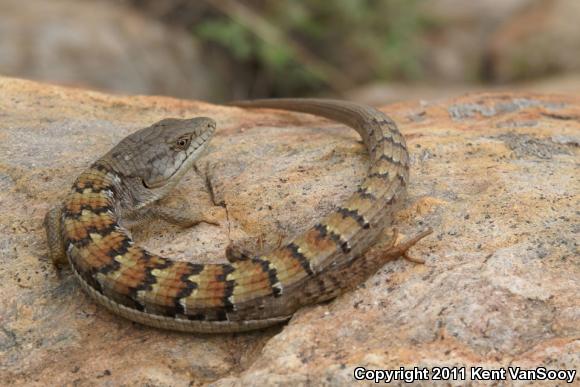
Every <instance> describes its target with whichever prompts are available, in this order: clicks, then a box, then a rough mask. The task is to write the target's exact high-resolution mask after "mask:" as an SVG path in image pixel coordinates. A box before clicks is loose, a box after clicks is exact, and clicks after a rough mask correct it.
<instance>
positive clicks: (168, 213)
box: [122, 204, 219, 229]
mask: <svg viewBox="0 0 580 387" xmlns="http://www.w3.org/2000/svg"><path fill="white" fill-rule="evenodd" d="M153 219H163V220H164V221H166V222H167V223H171V224H175V225H177V226H180V227H184V228H188V227H193V226H195V225H197V224H199V223H208V224H213V225H216V226H219V222H218V220H217V219H215V218H214V217H212V216H210V215H208V214H206V213H205V212H204V211H199V210H193V209H192V208H188V207H186V208H172V207H167V206H164V205H160V204H152V205H149V206H147V207H143V208H140V209H139V210H136V211H133V212H132V213H130V214H127V215H126V216H124V217H123V218H122V225H123V227H126V228H128V229H130V228H133V227H135V226H137V225H139V224H142V223H145V222H147V221H150V220H153Z"/></svg>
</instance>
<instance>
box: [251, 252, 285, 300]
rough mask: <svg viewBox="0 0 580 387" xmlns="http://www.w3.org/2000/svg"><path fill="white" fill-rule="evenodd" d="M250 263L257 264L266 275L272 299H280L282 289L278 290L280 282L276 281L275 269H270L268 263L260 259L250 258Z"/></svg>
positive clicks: (276, 273) (276, 272)
mask: <svg viewBox="0 0 580 387" xmlns="http://www.w3.org/2000/svg"><path fill="white" fill-rule="evenodd" d="M252 262H254V263H256V264H258V265H259V266H260V268H261V269H262V271H264V273H266V274H267V275H268V281H269V282H270V288H271V289H272V294H273V295H274V297H280V296H281V295H282V289H281V288H279V287H278V286H280V280H279V279H278V271H277V270H276V268H275V267H270V262H269V261H267V260H265V259H263V258H260V257H256V258H252Z"/></svg>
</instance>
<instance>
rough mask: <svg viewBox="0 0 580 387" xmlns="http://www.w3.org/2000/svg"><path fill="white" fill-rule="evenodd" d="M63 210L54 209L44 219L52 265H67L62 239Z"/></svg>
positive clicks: (59, 208)
mask: <svg viewBox="0 0 580 387" xmlns="http://www.w3.org/2000/svg"><path fill="white" fill-rule="evenodd" d="M61 215H62V210H61V207H60V206H58V207H53V208H52V209H51V210H50V211H48V212H47V213H46V216H45V217H44V229H45V230H46V240H47V242H48V256H49V258H50V260H51V261H52V263H53V264H54V265H55V266H57V267H60V266H64V265H66V263H67V258H66V252H65V248H64V241H63V239H62V217H61Z"/></svg>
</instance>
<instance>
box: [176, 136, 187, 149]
mask: <svg viewBox="0 0 580 387" xmlns="http://www.w3.org/2000/svg"><path fill="white" fill-rule="evenodd" d="M176 144H177V146H178V147H180V148H182V149H185V147H187V145H189V138H187V137H182V138H180V139H178V140H177V143H176Z"/></svg>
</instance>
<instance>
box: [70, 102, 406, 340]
mask: <svg viewBox="0 0 580 387" xmlns="http://www.w3.org/2000/svg"><path fill="white" fill-rule="evenodd" d="M238 105H240V106H245V107H265V108H276V109H284V110H292V111H299V112H304V113H311V114H316V115H319V116H323V117H326V118H329V119H333V120H336V121H339V122H342V123H344V124H346V125H349V126H351V127H353V128H354V129H355V130H357V131H358V133H359V134H360V135H361V137H362V139H363V141H364V143H365V145H366V147H367V149H368V150H369V153H370V167H369V172H368V176H367V178H366V179H365V180H364V181H363V182H362V184H361V185H360V187H358V189H357V190H356V191H355V192H354V194H353V195H352V196H351V197H350V199H349V200H347V201H346V203H344V204H343V205H341V206H340V207H339V208H337V209H336V210H334V211H333V212H331V213H330V214H328V215H327V216H326V217H325V218H324V219H322V220H321V221H320V222H319V223H317V224H316V225H315V226H314V227H312V228H310V229H309V230H307V231H306V232H304V233H303V234H302V235H299V236H297V237H296V238H294V239H293V240H292V241H291V242H290V243H288V244H286V245H285V246H282V247H280V248H278V249H276V250H274V251H271V252H270V253H268V254H265V255H263V256H256V257H253V258H248V259H242V260H237V261H235V262H231V263H228V264H192V263H187V262H181V261H173V260H170V259H167V258H163V257H160V256H158V255H155V254H153V253H150V252H148V251H146V250H145V249H143V248H141V247H139V246H137V245H135V244H134V243H133V241H132V240H131V238H130V237H129V233H128V232H127V231H126V230H125V229H123V228H122V227H121V226H120V225H119V221H120V216H121V215H122V213H121V211H120V208H124V207H127V206H131V205H133V206H134V205H141V204H142V203H128V202H127V199H126V198H127V195H126V193H127V191H129V190H131V189H132V187H131V185H130V184H129V183H128V182H127V175H129V174H130V173H131V171H127V170H123V171H121V170H120V169H118V168H115V164H114V163H112V162H111V160H110V159H108V157H110V156H105V157H103V158H102V159H100V160H99V161H97V162H96V163H95V164H93V165H92V166H91V167H90V168H89V169H88V170H87V171H85V172H84V173H82V174H81V175H80V176H79V177H78V178H77V180H76V181H75V183H74V185H73V187H72V190H71V193H70V194H69V195H68V197H67V198H66V199H65V201H64V203H63V205H62V215H61V222H62V237H63V243H64V248H65V249H66V254H67V257H68V259H69V262H70V264H71V266H72V268H73V271H74V273H75V275H76V276H77V277H78V278H79V280H80V282H81V284H82V286H83V288H85V289H86V290H87V291H88V293H89V294H90V295H91V296H92V297H93V298H95V299H96V300H97V301H98V302H100V303H101V304H103V305H105V306H106V307H107V308H109V309H110V310H112V311H113V312H115V313H117V314H120V315H122V316H124V317H127V318H129V319H132V320H134V321H137V322H140V323H143V324H147V325H151V326H155V327H160V328H168V329H176V330H182V331H195V332H227V331H243V330H249V329H256V328H261V327H264V326H268V325H272V324H275V323H278V322H281V321H285V320H287V319H288V318H289V317H290V316H291V315H292V314H293V313H294V312H295V311H296V310H297V309H298V308H299V307H301V306H302V305H304V304H305V303H311V302H317V301H321V300H324V299H329V298H332V297H335V296H336V295H337V294H338V293H339V292H340V291H341V290H342V289H344V288H346V287H348V286H351V285H352V284H351V281H352V278H351V277H349V275H347V274H345V273H348V268H349V267H350V266H356V264H357V258H358V257H360V255H361V254H362V253H364V251H366V250H367V249H368V248H369V247H370V246H371V245H372V243H373V242H374V241H375V239H376V238H377V236H378V235H379V234H380V233H381V232H382V231H383V229H384V228H385V227H386V226H387V225H389V224H390V223H391V220H392V213H393V211H394V206H393V205H394V204H397V203H398V202H400V198H401V196H402V195H403V194H404V192H405V187H406V185H407V182H408V177H409V156H408V153H407V150H406V146H405V141H404V139H403V137H402V135H401V134H400V133H399V131H398V130H397V127H396V125H395V123H394V122H393V121H392V120H390V119H389V118H388V117H387V116H385V115H384V114H383V113H381V112H379V111H377V110H375V109H373V108H370V107H366V106H361V105H357V104H353V103H348V102H341V101H329V100H296V99H285V100H257V101H248V102H243V103H239V104H238ZM154 142H155V139H154V138H153V139H152V138H148V143H150V144H154ZM132 144H133V147H132V148H127V149H125V150H124V151H125V152H127V153H129V152H139V144H138V143H136V142H135V139H132ZM114 156H115V157H116V158H118V159H120V158H126V159H133V158H134V157H133V156H134V155H133V154H119V152H118V151H117V153H115V155H114ZM141 168H142V166H141ZM179 173H182V172H181V171H180V172H179ZM140 189H143V187H140ZM361 262H362V261H361ZM354 269H355V270H354V272H361V271H365V270H363V268H359V269H356V267H355V268H354ZM326 272H328V273H329V274H328V275H325V273H326ZM339 274H340V275H339Z"/></svg>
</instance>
